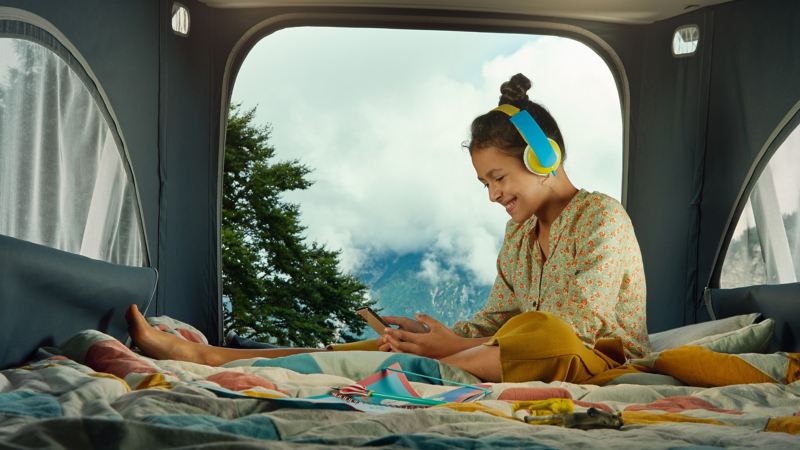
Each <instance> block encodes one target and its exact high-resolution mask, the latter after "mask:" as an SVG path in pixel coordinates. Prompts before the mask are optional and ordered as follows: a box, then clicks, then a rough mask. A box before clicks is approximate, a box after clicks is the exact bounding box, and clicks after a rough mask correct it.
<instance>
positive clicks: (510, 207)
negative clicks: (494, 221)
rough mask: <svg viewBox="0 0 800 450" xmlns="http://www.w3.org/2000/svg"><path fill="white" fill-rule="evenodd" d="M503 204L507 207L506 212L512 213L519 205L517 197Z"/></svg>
mask: <svg viewBox="0 0 800 450" xmlns="http://www.w3.org/2000/svg"><path fill="white" fill-rule="evenodd" d="M503 206H505V207H506V212H507V213H509V214H511V211H512V210H513V209H514V207H515V206H517V199H516V198H515V199H513V200H511V201H510V202H508V203H506V204H504V205H503Z"/></svg>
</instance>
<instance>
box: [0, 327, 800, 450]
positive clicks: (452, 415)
mask: <svg viewBox="0 0 800 450" xmlns="http://www.w3.org/2000/svg"><path fill="white" fill-rule="evenodd" d="M184 334H186V333H184ZM184 337H188V338H193V337H192V336H191V333H189V334H188V335H186V336H184ZM59 352H60V353H61V354H59V355H53V356H48V357H44V358H43V359H41V360H39V361H37V362H33V363H31V364H30V365H28V366H24V367H20V368H15V369H9V370H5V371H2V372H0V447H3V446H6V445H9V446H11V447H13V448H30V447H41V446H46V447H56V448H58V447H61V448H89V447H109V448H145V447H146V448H169V447H180V446H192V447H198V446H208V447H213V446H215V445H218V446H224V447H226V448H236V447H242V448H244V447H248V448H250V447H251V446H274V447H277V448H284V447H285V448H294V447H302V448H315V447H318V446H319V447H322V446H335V447H337V448H341V447H362V446H383V447H389V448H392V447H403V448H409V447H411V448H480V447H486V448H491V447H502V446H508V447H513V448H517V447H519V446H525V447H530V448H574V447H576V446H581V447H585V448H643V447H645V446H646V447H647V448H656V449H657V448H675V447H689V448H691V447H692V446H724V447H730V448H737V447H739V448H792V447H795V448H797V447H798V446H800V436H798V435H797V433H800V382H797V381H796V380H797V379H798V375H797V368H798V358H797V356H798V355H797V354H773V355H756V354H751V355H723V354H718V353H714V352H710V350H709V349H708V348H705V347H683V348H679V349H675V350H670V351H667V352H662V353H661V354H658V355H653V357H652V358H651V359H649V360H643V361H639V363H640V364H639V365H638V366H635V367H634V366H629V367H627V368H623V369H621V370H620V371H619V373H617V374H616V375H613V374H612V375H609V376H608V377H607V379H606V380H603V381H604V384H606V386H596V385H574V384H568V383H558V382H554V383H540V382H530V383H514V384H510V383H496V384H489V386H490V388H491V390H492V392H491V394H490V395H489V396H488V397H486V398H485V399H483V400H480V401H477V402H470V403H449V404H444V405H441V406H436V407H430V408H418V409H398V408H389V409H388V410H386V411H381V412H380V413H379V414H373V413H364V412H359V411H353V410H351V408H346V407H344V408H343V407H341V404H339V405H338V406H337V405H333V404H331V405H324V404H316V405H311V406H309V405H303V404H299V403H297V398H298V397H309V396H318V395H323V394H326V393H328V392H330V390H331V389H332V388H335V387H341V386H346V385H351V384H353V383H355V382H356V381H357V380H361V379H362V378H364V377H367V376H369V375H370V374H373V373H375V372H376V371H377V370H379V369H380V368H382V367H386V366H388V365H390V364H399V365H400V366H402V368H403V369H405V370H407V371H411V372H416V373H419V374H422V375H428V376H433V377H436V378H446V379H451V380H456V381H459V382H462V383H467V384H470V383H476V382H478V380H476V379H475V378H474V377H472V376H471V375H469V374H468V373H465V372H463V371H460V370H458V369H456V368H453V367H450V366H447V365H443V364H440V363H439V362H438V361H435V360H431V359H427V358H421V357H416V356H411V355H398V354H390V353H381V352H324V353H314V354H306V355H296V356H292V357H287V358H277V359H272V360H268V359H258V358H257V359H250V360H240V361H234V362H232V363H229V364H227V365H225V366H223V367H209V366H204V365H198V364H193V363H187V362H179V361H156V360H151V359H149V358H145V357H142V356H139V355H137V354H135V353H133V352H132V351H130V350H129V349H127V348H126V347H125V346H124V345H123V344H122V343H120V342H118V341H116V340H114V339H113V338H110V337H109V336H106V335H104V334H102V333H99V332H96V331H85V332H82V333H79V334H78V335H76V336H75V337H73V338H72V339H71V340H69V341H68V342H66V343H65V344H63V345H62V346H61V347H60V349H59ZM44 356H47V355H44ZM709 358H710V359H709ZM715 358H716V359H715ZM704 361H705V363H703V362H704ZM708 361H713V363H712V364H713V365H714V366H716V367H714V368H709V365H710V364H709V363H708ZM722 365H725V366H726V367H729V368H738V369H736V370H731V371H725V370H723V369H721V367H722ZM721 372H725V375H724V376H723V377H722V378H720V377H721V375H720V373H721ZM714 380H716V381H714ZM681 381H683V382H684V383H681ZM409 382H410V383H411V385H412V386H413V388H414V389H415V390H416V392H418V393H419V394H420V395H422V396H431V395H435V394H437V393H441V392H444V391H447V390H450V389H452V387H448V386H442V385H437V384H429V383H430V380H428V379H422V378H416V379H415V378H414V377H413V376H409ZM631 382H640V383H649V384H627V383H631ZM687 382H688V383H692V384H700V385H703V386H717V387H698V386H685V385H682V384H685V383H687ZM740 383H746V384H740ZM293 402H294V403H293ZM590 408H593V409H594V410H597V411H605V412H609V413H613V414H618V415H620V416H621V418H622V420H623V422H624V426H623V427H622V428H621V429H620V430H616V429H596V430H591V431H583V430H578V429H569V428H565V427H563V426H553V425H564V423H563V421H561V422H559V418H563V417H569V415H570V414H575V413H582V412H586V411H588V410H589V409H590ZM791 433H795V434H791Z"/></svg>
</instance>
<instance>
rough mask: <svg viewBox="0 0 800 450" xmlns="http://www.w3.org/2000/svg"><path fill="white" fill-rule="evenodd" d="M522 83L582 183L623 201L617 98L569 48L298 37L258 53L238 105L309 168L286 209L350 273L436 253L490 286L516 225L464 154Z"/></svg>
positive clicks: (553, 43)
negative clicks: (509, 228) (553, 125)
mask: <svg viewBox="0 0 800 450" xmlns="http://www.w3.org/2000/svg"><path fill="white" fill-rule="evenodd" d="M517 72H522V73H525V74H526V75H528V76H529V77H530V78H531V79H532V80H533V83H534V87H533V90H532V91H531V93H530V94H531V97H532V98H534V99H540V100H542V102H543V103H544V104H545V105H546V106H547V107H548V109H550V111H551V112H552V113H553V115H554V116H555V117H556V119H557V120H558V121H559V124H560V126H561V128H562V132H563V134H564V135H565V139H566V142H567V147H568V149H567V151H568V155H569V157H568V161H567V166H566V167H567V169H568V171H569V173H570V176H571V178H572V179H573V181H575V182H576V184H577V185H578V186H583V187H587V188H590V189H593V190H595V189H596V190H601V191H603V192H606V193H609V194H612V195H614V196H616V197H617V198H619V189H620V180H621V176H620V172H621V153H622V152H621V118H620V113H619V103H618V102H619V100H618V97H617V93H616V87H615V86H614V84H613V79H612V77H611V74H610V72H609V71H608V69H607V68H606V67H605V64H604V63H603V62H602V60H601V59H600V58H599V57H598V56H597V55H596V54H594V52H593V51H591V50H590V49H589V48H588V47H586V46H584V45H583V44H580V43H577V42H575V41H571V40H568V39H563V38H552V37H532V36H519V35H507V34H498V35H484V34H477V33H447V32H433V31H405V30H402V31H401V30H357V29H325V28H322V29H314V28H302V29H288V30H283V31H280V32H278V33H276V34H274V35H272V36H269V37H267V38H265V39H264V41H262V42H260V43H259V44H258V45H257V46H256V47H255V48H254V49H253V50H252V51H251V53H250V54H249V56H248V58H247V60H246V61H245V63H244V65H243V67H242V68H241V70H240V72H239V77H238V79H237V81H236V85H235V89H234V94H233V100H234V102H242V103H243V104H244V106H245V107H251V106H255V105H258V113H257V118H258V120H259V121H260V122H261V123H271V124H272V125H273V134H272V141H271V142H272V144H273V145H274V146H275V148H276V154H277V158H278V159H282V160H283V159H299V160H301V161H302V162H303V163H304V164H307V165H308V166H309V167H311V168H313V170H314V171H313V173H312V174H311V176H310V177H311V179H313V180H314V181H315V184H314V185H313V186H312V187H311V188H309V189H307V190H305V191H301V192H292V193H288V194H287V195H286V198H287V199H288V200H289V201H292V202H296V203H299V204H300V205H301V212H302V220H303V222H304V224H305V225H306V226H307V227H308V230H307V233H308V236H309V238H310V239H313V240H315V241H318V242H321V243H324V244H326V245H327V246H329V247H330V248H334V249H342V257H341V262H342V268H343V269H344V270H352V269H354V268H357V267H358V265H359V264H360V263H361V262H362V261H363V260H364V258H365V257H366V256H367V255H368V254H369V252H371V251H375V250H391V251H395V252H400V253H402V252H410V251H425V252H428V253H431V252H434V251H435V252H436V253H437V254H438V255H439V257H441V258H446V259H447V261H444V262H442V263H444V264H447V265H450V266H452V265H457V266H461V267H464V268H466V269H468V270H469V271H470V272H471V273H473V274H474V275H475V276H476V277H477V279H479V280H481V281H482V282H484V283H487V284H488V283H491V282H492V281H493V280H494V276H495V270H496V269H495V260H496V256H497V252H498V250H499V243H500V239H501V238H502V233H503V230H504V227H505V223H506V221H507V220H508V217H507V215H506V214H505V212H504V210H503V209H502V208H501V207H499V206H497V205H494V204H491V203H490V202H489V201H488V196H487V194H486V191H485V190H483V188H482V187H481V185H480V184H479V183H478V181H477V180H476V176H475V173H474V169H473V168H472V165H471V162H470V159H469V155H468V153H467V152H466V150H464V149H462V148H461V143H462V142H463V141H465V140H466V139H467V138H468V132H469V124H470V122H471V121H472V119H473V118H474V117H475V116H477V115H479V114H482V113H483V112H485V111H487V110H488V109H490V108H491V107H492V106H494V105H495V104H496V102H497V99H498V96H499V86H500V84H501V83H502V82H503V81H505V80H507V79H508V78H509V77H510V76H511V75H513V74H515V73H517ZM437 264H439V263H438V262H437ZM429 266H430V265H429ZM426 270H429V275H431V276H433V275H435V273H434V271H433V270H434V267H433V266H430V267H428V269H426Z"/></svg>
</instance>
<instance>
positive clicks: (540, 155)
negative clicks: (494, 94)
mask: <svg viewBox="0 0 800 450" xmlns="http://www.w3.org/2000/svg"><path fill="white" fill-rule="evenodd" d="M492 111H500V112H502V113H504V114H506V115H507V116H508V117H509V118H510V119H509V120H510V121H511V123H512V124H513V125H514V127H516V128H517V131H518V132H519V134H520V136H522V139H523V140H525V142H526V143H527V144H528V146H527V147H525V152H524V153H523V154H522V161H523V162H524V163H525V167H527V168H528V170H530V171H531V172H533V173H535V174H536V175H540V176H543V177H546V176H548V175H549V174H553V176H555V175H556V169H558V166H559V165H561V147H559V146H558V143H557V142H556V141H554V140H552V139H550V138H549V137H547V136H546V135H545V134H544V131H542V127H540V126H539V124H538V123H536V121H535V120H533V117H531V114H530V113H529V112H528V111H526V110H524V109H519V108H517V107H516V106H512V105H508V104H505V105H500V106H498V107H497V108H495V109H493V110H492Z"/></svg>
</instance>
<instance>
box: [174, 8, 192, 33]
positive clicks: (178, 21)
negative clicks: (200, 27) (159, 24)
mask: <svg viewBox="0 0 800 450" xmlns="http://www.w3.org/2000/svg"><path fill="white" fill-rule="evenodd" d="M172 31H174V32H175V34H178V35H180V36H188V35H189V10H188V9H186V7H185V6H183V5H181V4H180V3H173V4H172Z"/></svg>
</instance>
